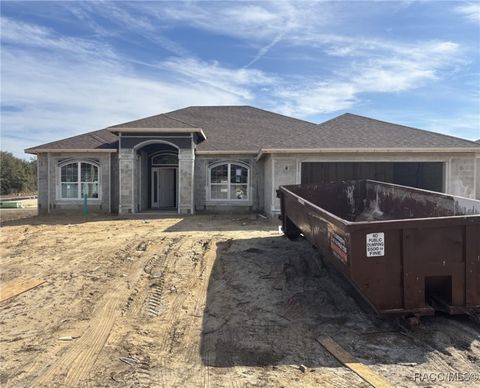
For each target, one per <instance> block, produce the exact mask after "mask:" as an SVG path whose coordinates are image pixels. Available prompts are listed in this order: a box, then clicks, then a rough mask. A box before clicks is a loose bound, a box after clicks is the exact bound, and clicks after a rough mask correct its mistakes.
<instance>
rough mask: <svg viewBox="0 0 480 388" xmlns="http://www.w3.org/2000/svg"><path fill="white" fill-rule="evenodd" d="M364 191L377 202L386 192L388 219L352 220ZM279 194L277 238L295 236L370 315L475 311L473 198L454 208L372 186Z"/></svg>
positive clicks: (478, 279) (478, 296)
mask: <svg viewBox="0 0 480 388" xmlns="http://www.w3.org/2000/svg"><path fill="white" fill-rule="evenodd" d="M352 184H353V185H354V186H355V188H354V189H352ZM372 188H374V190H373V189H372ZM379 188H380V189H381V190H379ZM369 190H370V191H372V190H373V191H372V192H375V190H376V193H377V201H378V192H379V191H382V192H386V193H387V194H385V195H384V198H382V201H381V202H382V205H383V206H384V208H383V210H386V209H388V207H390V216H389V217H387V218H386V219H382V220H373V221H355V218H356V217H357V219H358V214H359V213H360V212H361V211H362V210H364V208H365V207H366V206H367V205H366V204H368V202H369V200H372V198H370V199H368V197H369V196H370V197H372V195H371V194H368V191H369ZM392 193H393V195H394V196H395V198H392ZM278 195H279V197H280V202H281V211H282V213H281V216H280V217H281V220H282V229H283V231H284V233H285V234H286V235H287V236H288V237H290V238H292V237H295V236H297V235H298V234H300V233H302V234H303V235H304V236H305V237H306V238H307V239H308V240H309V241H310V242H311V243H312V244H313V245H314V246H316V247H317V248H318V249H319V250H320V251H321V253H322V254H323V255H324V257H325V258H326V259H327V260H328V261H329V262H330V263H331V264H332V265H333V266H334V267H335V268H336V269H337V270H338V271H339V272H340V273H342V274H343V275H344V276H345V278H346V279H347V280H349V282H350V283H351V284H352V285H353V286H354V287H355V288H356V290H357V291H358V293H359V294H360V295H361V296H362V297H363V299H364V300H366V301H367V302H368V304H369V305H370V306H371V307H372V308H373V309H374V310H375V311H376V312H377V313H379V314H381V315H404V316H408V315H432V314H434V313H435V311H444V312H447V313H449V314H460V313H469V312H479V311H480V215H479V214H477V210H478V209H479V208H480V202H479V201H476V202H478V204H477V203H475V202H469V201H468V200H464V202H462V203H467V206H466V208H465V209H463V210H459V206H458V201H456V202H454V201H451V198H449V197H451V196H447V195H445V194H440V193H431V194H430V193H429V192H426V191H424V190H418V189H411V188H404V187H402V186H397V185H391V184H384V183H382V182H374V181H365V182H359V181H356V182H354V183H352V182H350V183H347V182H341V183H338V182H337V183H336V184H332V185H328V184H324V185H322V187H320V186H315V185H292V186H282V187H281V188H280V189H279V191H278ZM320 197H321V199H319V198H320ZM397 197H398V198H401V201H397V199H398V198H397ZM425 198H427V199H425ZM430 199H432V201H430ZM462 200H463V199H462ZM409 201H410V202H409ZM412 201H413V202H412ZM415 201H416V202H418V204H416V202H415ZM442 201H443V202H442ZM465 201H467V202H465ZM430 202H432V203H439V202H440V203H442V209H436V208H435V209H434V208H433V207H431V203H430ZM402 203H403V205H402ZM452 204H453V205H452ZM319 205H322V206H323V207H321V206H319ZM472 206H473V210H472ZM326 209H328V210H326ZM416 212H417V214H415V213H416ZM462 213H464V214H462ZM479 213H480V212H479ZM428 214H430V215H431V217H427V216H426V215H428ZM451 214H455V215H454V216H452V215H451ZM396 215H399V216H400V215H402V216H404V217H407V216H408V217H409V218H400V219H397V218H395V216H396ZM348 219H350V220H348Z"/></svg>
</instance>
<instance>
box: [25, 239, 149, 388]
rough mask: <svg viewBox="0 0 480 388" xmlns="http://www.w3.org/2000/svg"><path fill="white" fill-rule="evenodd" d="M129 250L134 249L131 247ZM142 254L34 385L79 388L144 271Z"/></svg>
mask: <svg viewBox="0 0 480 388" xmlns="http://www.w3.org/2000/svg"><path fill="white" fill-rule="evenodd" d="M128 247H129V248H128V250H132V249H133V248H132V247H131V246H130V245H129V246H128ZM144 261H145V260H142V256H141V255H140V256H139V257H138V258H137V259H136V260H134V261H133V262H132V263H131V264H130V266H129V267H130V268H129V271H128V272H129V273H128V276H127V278H124V279H122V281H118V280H120V279H117V284H116V286H115V287H113V291H111V292H109V293H107V294H105V295H104V296H103V297H102V299H101V300H100V302H99V304H98V305H97V308H96V309H95V311H96V312H95V313H94V317H93V318H92V320H91V323H90V325H89V327H88V329H87V330H86V331H85V332H84V334H83V335H82V337H81V338H80V339H79V340H78V341H77V342H76V343H74V344H73V345H72V346H71V347H70V348H69V349H67V351H66V352H65V354H63V355H62V356H61V357H60V359H58V360H57V361H56V362H55V363H54V364H53V365H51V366H49V367H47V368H48V369H47V370H46V371H45V372H44V373H42V374H40V375H39V376H38V377H37V378H36V379H35V380H34V381H33V382H32V385H31V386H51V385H53V382H54V381H56V380H61V385H66V386H78V385H79V384H80V382H81V381H82V380H84V379H85V378H86V377H88V374H89V372H90V370H91V369H92V367H93V366H94V364H95V361H96V360H97V357H98V355H99V353H100V352H101V350H102V349H103V347H104V346H105V344H106V342H107V340H108V338H109V336H110V333H111V331H112V328H113V326H114V324H115V321H116V319H117V318H118V317H119V316H120V314H121V308H120V306H121V304H122V303H123V302H126V300H127V298H128V284H129V283H135V282H136V281H137V280H138V279H139V277H140V275H141V272H142V270H143V267H144Z"/></svg>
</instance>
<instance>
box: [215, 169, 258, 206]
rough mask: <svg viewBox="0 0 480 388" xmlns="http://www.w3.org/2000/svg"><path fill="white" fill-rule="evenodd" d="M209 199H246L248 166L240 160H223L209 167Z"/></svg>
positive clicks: (248, 177)
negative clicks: (223, 161)
mask: <svg viewBox="0 0 480 388" xmlns="http://www.w3.org/2000/svg"><path fill="white" fill-rule="evenodd" d="M208 175H209V192H210V195H209V199H210V200H212V201H216V200H223V201H247V200H249V199H250V198H249V196H250V194H249V192H250V168H249V167H248V166H247V165H245V164H243V163H240V162H231V163H230V162H225V163H221V164H214V165H212V166H210V167H209V174H208Z"/></svg>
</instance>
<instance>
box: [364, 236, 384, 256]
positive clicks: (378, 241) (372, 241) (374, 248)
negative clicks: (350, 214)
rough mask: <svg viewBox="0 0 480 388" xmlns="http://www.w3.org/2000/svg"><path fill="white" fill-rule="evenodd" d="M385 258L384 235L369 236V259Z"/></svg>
mask: <svg viewBox="0 0 480 388" xmlns="http://www.w3.org/2000/svg"><path fill="white" fill-rule="evenodd" d="M376 256H385V236H384V233H369V234H367V257H376Z"/></svg>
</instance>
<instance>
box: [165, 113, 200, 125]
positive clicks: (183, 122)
mask: <svg viewBox="0 0 480 388" xmlns="http://www.w3.org/2000/svg"><path fill="white" fill-rule="evenodd" d="M173 112H175V111H173ZM168 113H172V112H168ZM157 116H165V117H168V118H169V119H171V120H175V121H178V122H179V123H182V124H186V125H188V126H189V127H191V128H196V127H194V126H193V125H192V124H190V123H187V122H185V121H182V120H179V119H176V118H175V117H172V116H169V115H168V114H167V113H162V114H161V115H157Z"/></svg>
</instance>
